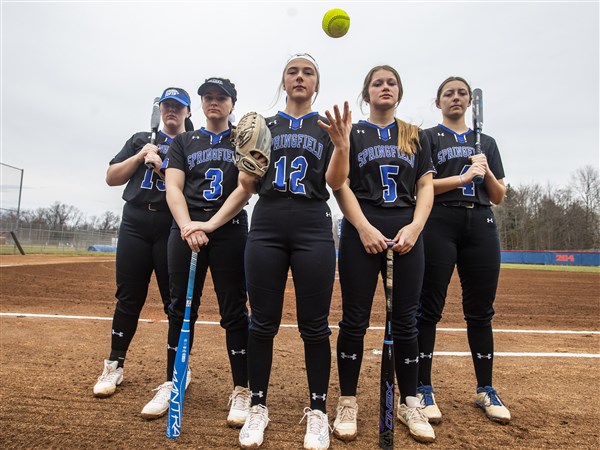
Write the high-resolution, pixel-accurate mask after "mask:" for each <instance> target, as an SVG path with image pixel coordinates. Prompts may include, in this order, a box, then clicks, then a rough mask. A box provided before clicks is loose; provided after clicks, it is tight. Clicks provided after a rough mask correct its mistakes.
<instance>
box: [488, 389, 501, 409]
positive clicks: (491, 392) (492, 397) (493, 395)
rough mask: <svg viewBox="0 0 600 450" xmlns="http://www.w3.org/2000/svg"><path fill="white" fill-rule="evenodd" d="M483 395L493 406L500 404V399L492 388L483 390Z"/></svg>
mask: <svg viewBox="0 0 600 450" xmlns="http://www.w3.org/2000/svg"><path fill="white" fill-rule="evenodd" d="M485 396H486V397H487V398H488V399H489V400H490V404H491V405H494V406H502V401H501V400H500V397H498V394H497V393H496V390H495V389H494V388H489V389H486V390H485Z"/></svg>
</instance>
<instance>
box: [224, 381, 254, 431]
mask: <svg viewBox="0 0 600 450" xmlns="http://www.w3.org/2000/svg"><path fill="white" fill-rule="evenodd" d="M229 404H230V405H231V407H230V408H229V414H228V415H227V425H229V426H230V427H232V428H240V427H242V426H244V423H246V418H247V417H248V413H249V412H250V389H248V388H245V387H242V386H236V387H235V389H234V390H233V392H232V393H231V395H230V396H229Z"/></svg>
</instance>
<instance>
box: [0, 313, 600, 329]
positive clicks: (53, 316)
mask: <svg viewBox="0 0 600 450" xmlns="http://www.w3.org/2000/svg"><path fill="white" fill-rule="evenodd" d="M2 316H5V317H33V318H42V319H72V320H113V318H112V317H98V316H67V315H61V314H33V313H9V312H6V313H0V317H2ZM139 321H140V322H147V323H154V322H160V323H168V321H167V320H152V319H139ZM196 324H198V325H219V322H214V321H209V320H198V321H196ZM280 327H281V328H298V325H296V324H293V323H290V324H288V323H282V324H281V325H280ZM329 328H333V329H338V328H339V326H337V325H329ZM384 329H385V327H369V330H384ZM437 331H444V332H450V333H453V332H458V333H466V332H467V329H466V328H438V329H437ZM494 333H531V334H600V331H591V330H588V331H582V330H520V329H498V328H494Z"/></svg>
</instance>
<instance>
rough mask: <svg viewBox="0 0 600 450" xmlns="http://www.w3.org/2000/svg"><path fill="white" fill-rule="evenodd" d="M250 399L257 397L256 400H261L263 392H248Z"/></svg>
mask: <svg viewBox="0 0 600 450" xmlns="http://www.w3.org/2000/svg"><path fill="white" fill-rule="evenodd" d="M250 397H258V398H263V397H264V395H263V391H258V392H252V391H250Z"/></svg>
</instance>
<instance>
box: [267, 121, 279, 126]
mask: <svg viewBox="0 0 600 450" xmlns="http://www.w3.org/2000/svg"><path fill="white" fill-rule="evenodd" d="M271 125H277V120H274V121H273V122H269V123H268V124H267V126H269V127H270V126H271Z"/></svg>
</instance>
